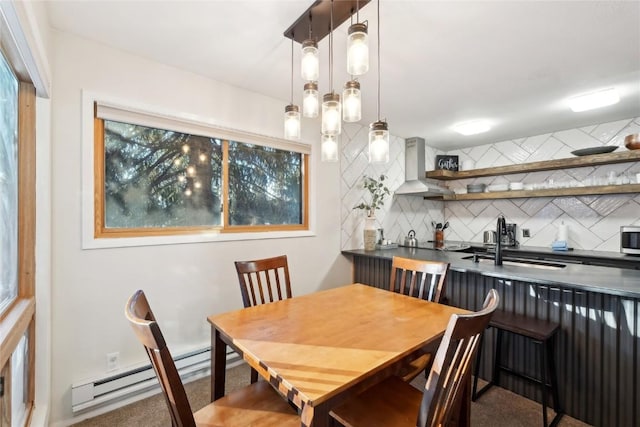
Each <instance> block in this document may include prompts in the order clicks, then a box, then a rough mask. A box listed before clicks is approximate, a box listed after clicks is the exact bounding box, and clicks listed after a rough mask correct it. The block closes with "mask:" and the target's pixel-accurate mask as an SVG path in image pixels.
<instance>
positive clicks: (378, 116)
mask: <svg viewBox="0 0 640 427" xmlns="http://www.w3.org/2000/svg"><path fill="white" fill-rule="evenodd" d="M378 121H380V0H378Z"/></svg>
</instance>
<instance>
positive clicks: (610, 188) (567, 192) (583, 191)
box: [430, 184, 640, 201]
mask: <svg viewBox="0 0 640 427" xmlns="http://www.w3.org/2000/svg"><path fill="white" fill-rule="evenodd" d="M639 192H640V184H623V185H596V186H591V187H570V188H548V189H544V190H512V191H495V192H488V193H466V194H451V195H445V196H441V197H430V199H436V200H445V201H457V200H491V199H521V198H527V197H564V196H596V195H602V194H625V193H639Z"/></svg>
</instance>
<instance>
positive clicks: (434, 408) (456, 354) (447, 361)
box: [417, 289, 499, 427]
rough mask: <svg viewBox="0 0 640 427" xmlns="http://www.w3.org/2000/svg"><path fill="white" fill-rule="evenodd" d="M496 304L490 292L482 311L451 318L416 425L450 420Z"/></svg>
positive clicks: (495, 295) (429, 425) (425, 426)
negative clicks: (481, 336)
mask: <svg viewBox="0 0 640 427" xmlns="http://www.w3.org/2000/svg"><path fill="white" fill-rule="evenodd" d="M498 301H499V297H498V292H497V291H496V290H495V289H492V290H491V291H490V292H489V295H487V298H486V299H485V302H484V305H483V309H482V310H481V311H479V312H476V313H473V314H466V315H455V314H454V315H453V316H451V320H450V321H449V324H448V326H447V330H446V331H445V334H444V337H443V338H442V342H441V343H440V347H438V352H437V353H436V357H435V360H434V362H433V366H432V367H431V371H430V374H429V377H428V379H427V382H426V384H425V390H424V394H423V397H422V402H421V405H420V413H419V415H418V423H417V425H418V426H420V427H435V426H441V425H445V423H446V422H447V421H449V419H450V417H451V410H452V408H453V407H454V403H455V402H456V401H457V400H458V399H459V398H461V396H460V394H461V391H462V389H463V387H462V384H463V382H464V380H465V377H466V376H467V375H469V373H470V369H471V361H472V359H473V357H474V355H475V353H476V351H477V349H478V344H479V342H480V335H481V334H482V332H483V331H484V330H485V328H486V327H487V325H488V324H489V321H490V320H491V315H492V314H493V312H494V311H495V309H496V308H497V307H498Z"/></svg>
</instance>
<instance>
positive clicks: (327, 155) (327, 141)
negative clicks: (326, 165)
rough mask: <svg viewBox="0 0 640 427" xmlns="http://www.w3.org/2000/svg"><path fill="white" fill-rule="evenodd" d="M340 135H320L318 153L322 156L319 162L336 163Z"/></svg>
mask: <svg viewBox="0 0 640 427" xmlns="http://www.w3.org/2000/svg"><path fill="white" fill-rule="evenodd" d="M339 138H340V135H322V139H321V140H322V144H321V146H320V152H321V155H322V158H321V160H322V161H323V162H337V161H338V145H339V144H338V139H339Z"/></svg>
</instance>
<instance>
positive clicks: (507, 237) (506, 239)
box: [500, 224, 518, 246]
mask: <svg viewBox="0 0 640 427" xmlns="http://www.w3.org/2000/svg"><path fill="white" fill-rule="evenodd" d="M516 229H517V225H516V224H507V233H506V234H504V235H503V236H502V237H501V241H500V243H502V246H518V240H517V239H516Z"/></svg>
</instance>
